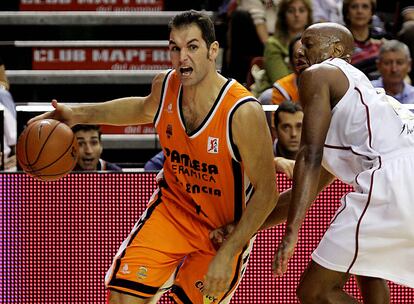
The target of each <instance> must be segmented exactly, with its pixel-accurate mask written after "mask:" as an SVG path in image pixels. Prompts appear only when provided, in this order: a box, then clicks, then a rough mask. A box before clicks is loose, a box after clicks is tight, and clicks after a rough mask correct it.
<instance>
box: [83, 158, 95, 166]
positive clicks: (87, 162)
mask: <svg viewBox="0 0 414 304" xmlns="http://www.w3.org/2000/svg"><path fill="white" fill-rule="evenodd" d="M82 160H83V162H84V163H85V164H86V165H90V164H92V162H93V158H82Z"/></svg>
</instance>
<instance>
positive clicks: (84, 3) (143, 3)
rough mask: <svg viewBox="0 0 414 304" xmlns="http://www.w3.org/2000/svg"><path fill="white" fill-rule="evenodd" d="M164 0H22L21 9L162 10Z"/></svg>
mask: <svg viewBox="0 0 414 304" xmlns="http://www.w3.org/2000/svg"><path fill="white" fill-rule="evenodd" d="M163 8H164V1H163V0H20V5H19V9H20V10H21V11H162V10H163Z"/></svg>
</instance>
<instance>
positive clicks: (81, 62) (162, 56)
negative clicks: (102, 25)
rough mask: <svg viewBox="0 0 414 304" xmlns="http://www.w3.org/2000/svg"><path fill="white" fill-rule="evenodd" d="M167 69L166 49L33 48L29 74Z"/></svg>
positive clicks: (168, 56)
mask: <svg viewBox="0 0 414 304" xmlns="http://www.w3.org/2000/svg"><path fill="white" fill-rule="evenodd" d="M170 67H171V61H170V54H169V51H168V48H167V47H116V48H115V47H108V48H104V47H97V48H95V47H71V48H67V47H64V48H62V47H54V48H51V47H50V48H33V49H32V69H33V70H163V69H167V68H170Z"/></svg>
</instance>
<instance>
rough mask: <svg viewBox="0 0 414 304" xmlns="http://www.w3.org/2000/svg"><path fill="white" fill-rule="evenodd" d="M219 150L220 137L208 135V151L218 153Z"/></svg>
mask: <svg viewBox="0 0 414 304" xmlns="http://www.w3.org/2000/svg"><path fill="white" fill-rule="evenodd" d="M218 151H219V139H218V138H216V137H210V136H209V137H208V141H207V152H208V153H213V154H217V153H218Z"/></svg>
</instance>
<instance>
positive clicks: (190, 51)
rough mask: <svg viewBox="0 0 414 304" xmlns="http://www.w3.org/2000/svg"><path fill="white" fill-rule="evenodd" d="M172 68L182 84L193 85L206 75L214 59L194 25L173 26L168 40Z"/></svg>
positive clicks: (199, 31)
mask: <svg viewBox="0 0 414 304" xmlns="http://www.w3.org/2000/svg"><path fill="white" fill-rule="evenodd" d="M169 49H170V56H171V62H172V65H173V68H174V69H175V70H176V72H177V75H178V76H179V77H180V79H181V82H182V84H183V85H194V84H197V83H198V82H200V81H201V80H202V79H204V77H205V76H206V75H207V73H208V71H209V68H210V66H211V64H213V65H214V59H215V58H212V56H209V50H208V49H207V44H206V42H205V41H204V40H203V38H202V33H201V30H200V29H199V28H198V27H197V26H196V25H189V26H184V27H180V28H173V29H172V30H171V33H170V42H169Z"/></svg>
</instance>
